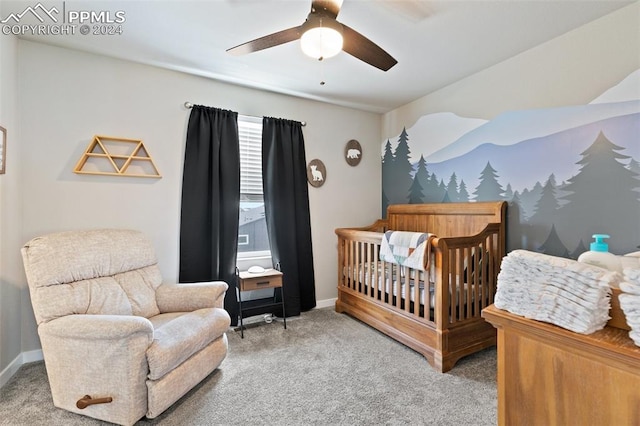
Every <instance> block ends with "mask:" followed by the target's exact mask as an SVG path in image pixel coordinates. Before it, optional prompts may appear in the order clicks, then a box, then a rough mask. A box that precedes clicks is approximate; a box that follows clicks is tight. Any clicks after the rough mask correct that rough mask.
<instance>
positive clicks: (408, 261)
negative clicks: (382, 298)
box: [380, 231, 436, 271]
mask: <svg viewBox="0 0 640 426" xmlns="http://www.w3.org/2000/svg"><path fill="white" fill-rule="evenodd" d="M435 237H436V236H435V235H433V234H429V233H425V232H408V231H387V232H385V233H384V237H383V238H382V245H381V246H380V260H382V261H385V262H390V263H395V264H397V265H402V266H407V267H409V268H414V269H418V270H421V271H426V270H428V269H429V259H430V257H431V256H430V255H431V240H432V239H433V238H435Z"/></svg>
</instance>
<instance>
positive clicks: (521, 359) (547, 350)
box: [482, 305, 640, 426]
mask: <svg viewBox="0 0 640 426" xmlns="http://www.w3.org/2000/svg"><path fill="white" fill-rule="evenodd" d="M482 316H483V317H484V318H485V319H486V320H487V321H489V322H490V323H491V324H493V325H494V326H495V327H496V328H497V330H498V424H499V425H500V426H518V425H532V426H534V425H535V426H538V425H540V426H553V425H567V426H568V425H571V426H572V425H579V426H587V425H594V426H608V425H615V426H623V425H640V347H638V346H635V345H634V343H633V341H632V340H631V339H630V338H629V336H628V331H627V330H624V329H620V328H616V327H612V326H607V327H605V328H604V329H603V330H600V331H597V332H595V333H593V334H590V335H583V334H578V333H574V332H572V331H569V330H566V329H564V328H561V327H557V326H555V325H552V324H547V323H544V322H539V321H534V320H529V319H526V318H523V317H521V316H518V315H514V314H511V313H509V312H507V311H503V310H500V309H498V308H496V307H495V306H493V305H492V306H489V307H488V308H486V309H485V310H484V311H483V312H482Z"/></svg>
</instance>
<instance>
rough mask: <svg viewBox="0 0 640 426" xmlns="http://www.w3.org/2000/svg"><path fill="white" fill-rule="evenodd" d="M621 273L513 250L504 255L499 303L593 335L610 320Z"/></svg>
mask: <svg viewBox="0 0 640 426" xmlns="http://www.w3.org/2000/svg"><path fill="white" fill-rule="evenodd" d="M621 278H622V277H621V275H620V273H618V272H614V271H609V270H607V269H602V268H598V267H596V266H592V265H589V264H586V263H581V262H577V261H575V260H571V259H565V258H562V257H555V256H550V255H546V254H542V253H535V252H531V251H527V250H514V251H512V252H510V253H509V254H508V255H507V256H506V257H505V258H504V259H503V260H502V266H501V270H500V273H499V274H498V289H497V292H496V297H495V306H496V307H498V308H500V309H504V310H507V311H509V312H512V313H514V314H517V315H522V316H524V317H526V318H531V319H535V320H538V321H545V322H549V323H552V324H555V325H558V326H560V327H563V328H566V329H568V330H571V331H574V332H576V333H582V334H590V333H593V332H594V331H597V330H600V329H602V328H604V326H605V325H606V324H607V321H608V320H609V308H610V306H611V303H610V302H611V300H610V296H611V287H616V286H618V284H619V282H620V280H621ZM639 294H640V292H639ZM639 297H640V296H639Z"/></svg>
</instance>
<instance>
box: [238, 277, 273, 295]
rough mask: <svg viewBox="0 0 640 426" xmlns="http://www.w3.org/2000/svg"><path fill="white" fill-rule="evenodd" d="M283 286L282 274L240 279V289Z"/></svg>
mask: <svg viewBox="0 0 640 426" xmlns="http://www.w3.org/2000/svg"><path fill="white" fill-rule="evenodd" d="M277 287H282V276H281V275H280V276H271V277H264V276H262V277H255V278H243V279H241V280H240V291H249V290H260V289H263V288H277Z"/></svg>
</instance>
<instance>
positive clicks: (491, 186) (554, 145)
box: [382, 70, 640, 259]
mask: <svg viewBox="0 0 640 426" xmlns="http://www.w3.org/2000/svg"><path fill="white" fill-rule="evenodd" d="M638 88H640V70H638V71H636V72H635V73H633V74H631V75H630V76H629V77H628V78H627V79H625V80H624V81H623V82H621V83H620V84H619V85H617V86H615V87H614V88H612V89H610V90H609V91H607V92H605V93H604V94H603V95H602V96H601V97H599V98H598V99H596V100H594V101H592V102H591V103H590V104H588V105H582V106H572V107H564V108H555V109H546V110H529V111H515V112H508V113H505V114H501V115H500V116H498V117H496V118H494V119H493V120H490V121H486V122H484V121H481V120H477V119H473V120H474V121H473V122H470V121H468V119H464V118H461V117H455V118H452V116H451V114H448V113H446V115H444V114H441V115H437V114H436V115H432V116H425V117H423V118H424V120H419V121H418V122H417V123H416V124H415V125H414V126H413V127H412V128H410V129H409V130H407V129H403V131H402V132H401V133H400V135H399V136H398V137H397V139H396V140H387V141H384V143H383V146H382V210H383V214H384V212H386V207H387V205H389V204H396V203H411V204H413V203H430V202H438V203H439V202H442V203H447V202H474V201H490V200H506V201H508V203H509V208H508V216H509V219H508V225H507V239H508V242H507V245H508V247H507V248H508V250H509V251H510V250H514V249H517V248H525V249H528V250H533V251H537V252H542V253H546V254H550V255H554V256H562V257H569V258H574V259H575V258H577V257H578V256H579V255H580V254H581V253H582V252H584V251H586V250H588V247H589V243H590V242H591V235H592V234H594V233H605V234H609V235H611V239H610V241H609V247H610V250H611V251H612V252H613V253H616V254H624V253H629V252H632V251H637V250H638V249H639V246H640V93H637V92H638ZM455 120H460V122H461V127H463V126H465V125H466V126H467V127H468V128H469V127H470V128H471V130H468V131H465V132H464V133H463V134H462V135H456V137H455V138H454V139H453V140H450V141H448V140H446V139H445V138H438V137H437V134H438V133H437V132H436V131H434V130H433V129H437V128H438V126H439V125H442V126H451V125H452V122H455ZM421 121H423V122H421ZM463 121H465V122H463ZM445 123H446V124H445ZM441 133H444V132H441Z"/></svg>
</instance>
